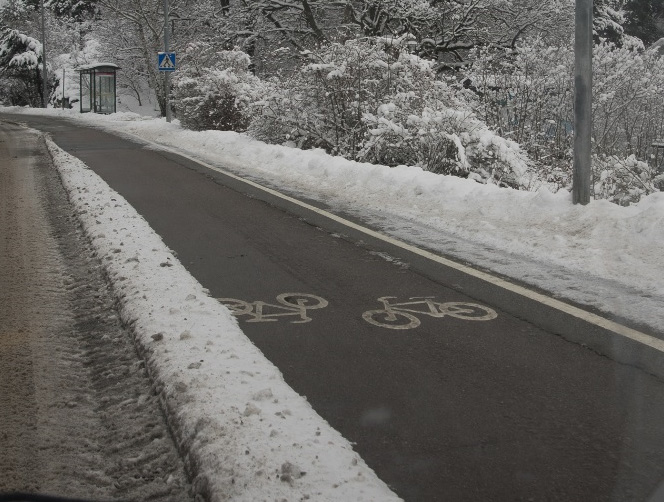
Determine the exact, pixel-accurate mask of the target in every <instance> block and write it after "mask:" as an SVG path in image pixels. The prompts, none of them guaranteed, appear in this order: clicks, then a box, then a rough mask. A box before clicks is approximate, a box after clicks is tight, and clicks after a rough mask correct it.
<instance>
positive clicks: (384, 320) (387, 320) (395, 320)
mask: <svg viewBox="0 0 664 502" xmlns="http://www.w3.org/2000/svg"><path fill="white" fill-rule="evenodd" d="M362 319H364V320H365V321H367V322H368V323H369V324H373V325H374V326H379V327H381V328H390V329H412V328H417V327H418V326H419V325H420V320H419V319H418V318H417V317H415V316H414V315H412V314H409V313H407V312H389V311H386V310H368V311H366V312H365V313H364V314H362Z"/></svg>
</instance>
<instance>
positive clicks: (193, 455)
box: [48, 141, 398, 502]
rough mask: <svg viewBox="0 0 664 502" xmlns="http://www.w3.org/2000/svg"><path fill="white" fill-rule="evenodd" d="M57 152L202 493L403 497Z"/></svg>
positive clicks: (111, 195)
mask: <svg viewBox="0 0 664 502" xmlns="http://www.w3.org/2000/svg"><path fill="white" fill-rule="evenodd" d="M48 146H49V150H50V151H51V154H52V156H53V158H54V161H55V164H56V166H57V167H58V169H59V171H60V174H61V177H62V179H63V182H64V184H65V187H66V189H67V191H68V192H69V196H70V199H71V201H72V203H73V204H74V206H75V207H76V209H77V211H78V213H79V215H80V218H81V220H82V223H83V225H84V227H85V230H86V232H87V234H88V235H89V236H90V239H91V240H92V243H93V245H94V247H95V249H96V250H97V252H98V257H99V259H100V260H101V262H102V263H103V265H104V267H105V268H106V270H107V273H108V275H109V277H110V279H111V281H112V283H113V285H114V289H115V293H116V295H117V296H118V297H119V299H120V307H121V315H122V318H123V320H124V322H125V323H126V324H127V325H129V326H131V327H132V329H133V332H134V334H135V341H136V344H137V347H138V348H139V350H140V351H141V352H142V354H143V357H144V358H145V359H146V361H147V367H148V370H149V372H150V374H151V378H152V381H153V382H154V384H155V386H156V390H157V392H158V394H159V396H160V398H161V400H162V404H163V406H164V407H165V408H166V410H167V411H168V413H167V416H168V417H169V420H170V422H171V423H170V425H171V427H172V429H173V431H174V432H175V436H176V439H177V441H178V444H179V448H180V450H181V453H182V454H183V456H184V458H185V461H186V462H187V464H188V465H189V467H190V468H191V470H192V472H193V473H195V474H196V476H197V477H196V479H195V480H194V487H195V490H196V491H197V493H201V494H203V495H205V496H206V497H209V499H210V500H213V501H220V500H238V501H239V500H246V501H257V500H282V499H287V500H306V499H311V500H344V501H345V500H373V501H381V502H382V501H389V500H398V498H397V497H396V495H394V494H393V493H392V492H391V491H390V490H389V489H388V488H387V486H386V485H385V484H384V483H383V482H382V481H380V480H379V479H378V478H377V477H376V476H375V474H374V473H373V471H371V469H369V468H368V467H367V466H366V464H365V463H364V461H363V460H362V459H361V458H360V457H359V456H358V455H357V454H355V453H354V452H353V449H352V447H351V445H350V444H349V443H348V441H347V440H345V439H344V438H343V437H342V436H341V435H340V434H339V433H338V432H337V431H335V430H333V429H332V428H331V427H330V426H329V425H328V424H327V423H326V422H325V421H324V420H323V419H322V418H320V417H319V416H318V415H317V414H316V413H315V412H314V411H313V409H312V408H311V406H310V405H309V404H308V403H307V401H306V400H305V399H304V398H303V397H301V396H299V395H297V394H296V393H295V392H294V391H293V390H292V389H291V388H290V387H288V386H287V384H286V383H285V382H284V380H283V378H282V375H281V373H280V372H279V371H278V370H277V369H276V368H275V367H274V366H273V365H272V364H271V363H270V362H269V361H267V360H266V359H265V357H264V356H263V355H262V353H261V352H260V351H259V350H258V349H257V348H256V347H255V346H254V345H253V344H252V343H251V342H250V341H249V340H248V339H247V338H246V337H245V336H244V334H243V333H242V332H241V331H240V329H239V327H238V326H237V323H236V321H235V320H234V318H233V317H232V316H231V314H230V313H229V311H228V310H227V309H226V307H224V306H222V305H220V304H219V303H218V302H217V301H216V300H214V299H213V298H211V297H210V296H209V295H208V292H207V291H206V290H204V289H203V287H202V286H201V285H200V284H199V283H198V282H197V281H196V280H195V279H194V278H193V277H191V275H190V274H189V273H188V272H187V271H186V270H185V268H184V267H183V266H182V265H181V264H180V263H179V262H178V260H177V259H176V258H175V257H174V256H173V254H172V253H171V251H170V250H169V249H168V248H167V247H166V246H165V245H164V243H163V242H162V241H161V239H160V237H159V236H158V235H156V234H155V233H154V232H153V231H152V229H151V228H150V227H149V226H148V224H147V222H145V220H143V218H142V217H141V216H140V215H138V214H137V213H136V211H135V210H134V209H133V208H132V207H131V206H130V205H129V204H128V203H127V202H126V201H125V200H124V199H123V198H122V197H121V196H119V195H118V194H117V193H115V192H114V191H112V190H111V189H110V188H109V187H108V186H107V185H106V184H105V183H104V182H103V181H102V180H101V178H99V177H98V176H97V175H96V174H95V173H93V172H92V171H91V170H89V169H87V168H86V166H85V165H84V164H83V163H81V162H80V161H79V160H77V159H75V158H74V157H71V156H70V155H68V154H66V153H64V152H63V151H62V150H60V149H59V148H58V147H57V146H56V145H55V144H54V143H53V142H50V141H49V143H48Z"/></svg>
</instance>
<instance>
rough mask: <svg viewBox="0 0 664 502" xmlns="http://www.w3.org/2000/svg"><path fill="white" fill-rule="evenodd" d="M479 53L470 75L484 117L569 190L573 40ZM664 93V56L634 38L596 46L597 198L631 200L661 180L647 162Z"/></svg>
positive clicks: (662, 123)
mask: <svg viewBox="0 0 664 502" xmlns="http://www.w3.org/2000/svg"><path fill="white" fill-rule="evenodd" d="M475 56H476V59H475V61H474V63H473V65H471V67H470V68H469V69H468V70H467V71H466V73H465V76H466V78H468V81H469V82H470V83H471V84H472V87H473V89H474V90H475V92H476V94H477V96H478V103H479V104H478V105H477V107H476V108H475V110H476V111H477V113H478V115H479V116H480V117H481V118H482V119H483V120H485V121H486V123H487V124H489V126H491V127H493V128H494V129H495V130H496V131H497V132H499V133H500V134H501V135H503V136H505V137H507V138H509V139H512V140H514V141H516V142H518V143H519V144H520V145H521V146H522V147H523V148H524V149H525V150H526V151H527V152H528V154H529V156H530V158H531V159H533V161H534V162H536V165H537V169H538V171H539V173H540V177H541V178H543V179H545V180H547V181H548V182H549V183H550V184H552V185H557V186H558V187H561V188H567V189H569V188H570V185H571V181H572V161H573V147H574V144H573V143H574V130H573V121H574V116H573V102H574V52H573V49H572V46H571V44H570V45H568V46H565V47H551V46H548V45H546V44H544V43H543V42H542V41H541V40H539V39H530V40H527V41H525V42H524V43H521V44H519V45H518V47H517V48H516V49H509V50H502V51H486V52H479V51H478V52H476V54H475ZM663 92H664V59H662V58H661V57H660V56H659V55H658V53H657V52H656V51H644V49H643V45H642V44H641V43H640V42H639V41H638V40H636V39H634V38H630V37H624V39H623V44H622V46H621V47H616V46H615V45H612V44H610V43H607V42H602V43H600V44H597V45H595V47H594V54H593V159H594V160H593V162H594V165H593V173H595V179H594V183H595V186H596V197H601V198H606V199H610V200H613V201H615V202H619V203H625V201H629V200H638V197H636V196H637V195H639V194H647V193H650V192H649V190H650V188H644V186H642V183H645V187H657V186H658V185H657V184H654V177H656V176H657V175H658V173H657V170H656V169H654V168H650V167H648V166H647V162H648V161H649V160H650V157H651V154H652V153H653V151H652V147H651V145H652V143H653V142H654V141H655V140H657V139H659V138H662V137H664V101H663V100H662V98H661V96H662V93H663ZM607 159H608V160H607ZM607 166H608V167H607ZM616 166H621V167H620V168H619V169H618V168H617V167H616ZM607 173H614V174H615V176H614V174H607ZM620 173H622V174H620ZM627 173H630V174H627ZM616 176H617V178H616ZM644 176H645V177H646V178H648V179H644ZM618 179H619V181H618ZM612 180H613V181H612ZM627 194H629V195H627ZM639 196H640V195H639ZM635 197H636V198H635Z"/></svg>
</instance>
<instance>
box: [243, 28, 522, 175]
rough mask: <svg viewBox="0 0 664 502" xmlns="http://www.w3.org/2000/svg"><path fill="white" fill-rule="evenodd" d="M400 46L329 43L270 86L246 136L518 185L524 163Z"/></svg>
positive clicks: (397, 42) (459, 94)
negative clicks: (301, 66)
mask: <svg viewBox="0 0 664 502" xmlns="http://www.w3.org/2000/svg"><path fill="white" fill-rule="evenodd" d="M407 42H408V37H402V38H398V39H388V38H365V39H359V40H350V41H347V42H346V43H344V44H340V43H333V44H330V45H327V46H325V47H322V48H321V49H319V50H318V51H316V52H315V53H312V54H311V62H310V63H309V64H307V65H306V66H305V67H304V68H303V69H302V70H301V71H299V72H295V73H293V74H292V75H290V76H289V77H287V78H285V79H282V80H275V81H274V82H273V87H272V92H271V94H270V95H268V96H266V98H265V99H264V100H262V101H260V102H258V103H256V108H257V113H256V116H255V120H253V121H252V124H251V126H250V129H249V132H250V134H252V135H253V136H255V137H256V138H258V139H261V140H263V141H268V142H272V143H285V142H290V143H292V144H295V145H297V146H299V147H300V148H314V147H316V148H322V149H324V150H326V151H327V152H329V153H331V154H334V155H342V156H344V157H346V158H349V159H355V160H361V161H367V162H374V163H380V164H385V165H389V166H396V165H399V164H408V165H418V166H420V167H422V168H424V169H428V170H430V171H433V172H437V173H445V174H456V175H459V176H464V177H467V176H471V175H472V176H471V177H473V178H475V179H478V180H481V181H484V182H499V183H500V182H502V183H507V184H510V185H519V184H520V178H521V177H522V175H523V174H524V173H525V171H526V169H527V159H526V156H525V155H524V153H523V152H521V150H520V149H519V147H518V145H517V144H516V143H514V142H512V141H505V140H504V139H502V138H499V137H498V136H496V135H495V134H492V133H491V132H490V131H489V130H488V128H487V127H486V125H485V124H483V123H482V122H481V121H480V120H479V119H478V118H477V117H476V116H475V115H474V114H473V112H472V110H471V109H470V106H469V104H468V102H467V101H466V99H465V97H464V96H466V93H465V91H463V89H459V88H455V87H453V86H450V85H448V84H447V83H445V82H443V81H440V80H439V79H437V77H436V74H435V71H434V69H433V63H431V62H429V61H425V60H423V59H421V58H419V57H417V56H414V55H412V54H409V53H408V51H407V50H405V48H406V47H407Z"/></svg>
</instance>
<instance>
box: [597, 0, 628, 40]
mask: <svg viewBox="0 0 664 502" xmlns="http://www.w3.org/2000/svg"><path fill="white" fill-rule="evenodd" d="M624 23H625V16H624V12H623V11H622V10H621V9H620V8H619V5H618V2H617V1H616V0H593V39H594V41H595V43H596V44H598V43H600V42H601V41H607V42H609V43H612V44H614V45H617V46H621V45H622V44H623V38H624V36H625V29H624V28H623V24H624Z"/></svg>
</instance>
